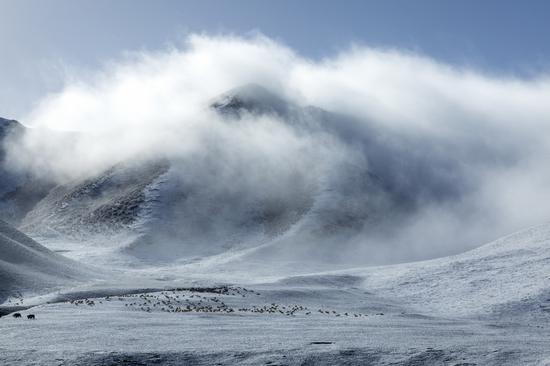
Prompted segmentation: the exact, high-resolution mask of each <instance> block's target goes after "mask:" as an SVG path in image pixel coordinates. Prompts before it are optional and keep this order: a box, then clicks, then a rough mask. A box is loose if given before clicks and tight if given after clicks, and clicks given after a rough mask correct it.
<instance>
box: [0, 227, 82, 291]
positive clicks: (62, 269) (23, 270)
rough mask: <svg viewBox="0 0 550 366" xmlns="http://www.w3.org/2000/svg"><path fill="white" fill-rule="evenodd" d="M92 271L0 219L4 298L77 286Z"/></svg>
mask: <svg viewBox="0 0 550 366" xmlns="http://www.w3.org/2000/svg"><path fill="white" fill-rule="evenodd" d="M90 274H91V272H90V271H87V270H86V267H85V266H83V265H82V264H79V263H76V262H73V261H71V260H69V259H67V258H64V257H63V256H61V255H59V254H56V253H54V252H52V251H50V250H48V249H47V248H45V247H44V246H42V245H40V244H38V243H37V242H35V241H34V240H32V239H31V238H29V237H28V236H26V235H25V234H23V233H21V232H20V231H18V230H16V229H14V228H13V227H11V226H10V225H8V224H6V223H5V222H3V221H0V302H3V301H5V300H6V298H7V297H8V296H10V295H14V294H20V295H21V296H23V295H27V296H28V295H29V294H31V295H37V294H44V293H48V292H52V291H54V290H55V289H59V288H60V287H61V286H73V285H75V284H77V283H79V282H80V281H83V280H84V279H86V278H87V277H90Z"/></svg>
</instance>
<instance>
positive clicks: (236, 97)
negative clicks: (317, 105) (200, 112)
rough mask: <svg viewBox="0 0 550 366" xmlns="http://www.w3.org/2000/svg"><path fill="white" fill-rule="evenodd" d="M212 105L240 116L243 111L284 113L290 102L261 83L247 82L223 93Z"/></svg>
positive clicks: (224, 112)
mask: <svg viewBox="0 0 550 366" xmlns="http://www.w3.org/2000/svg"><path fill="white" fill-rule="evenodd" d="M210 106H211V107H212V108H214V109H216V110H217V111H218V112H220V113H222V114H226V115H230V116H240V115H241V113H242V112H243V111H245V112H248V113H252V114H277V115H284V114H286V112H288V110H289V107H290V104H289V102H287V101H286V100H284V99H283V98H281V97H280V96H278V95H277V94H275V93H274V92H272V91H270V90H268V89H266V88H265V87H263V86H261V85H258V84H245V85H243V86H240V87H237V88H234V89H231V90H229V91H228V92H226V93H224V94H222V95H221V96H219V97H218V98H216V99H215V100H214V101H213V102H212V103H211V105H210Z"/></svg>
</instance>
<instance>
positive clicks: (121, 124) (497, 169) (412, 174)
mask: <svg viewBox="0 0 550 366" xmlns="http://www.w3.org/2000/svg"><path fill="white" fill-rule="evenodd" d="M248 83H255V84H259V85H263V86H265V87H266V88H268V89H270V90H272V91H274V92H276V93H278V94H280V95H281V96H283V97H285V98H287V99H288V100H289V101H290V102H292V103H295V104H297V105H301V106H306V105H314V106H318V107H320V108H323V109H326V110H328V111H332V112H335V113H339V114H342V115H346V116H350V117H351V118H349V119H347V118H342V119H341V120H340V121H339V123H340V125H339V126H337V127H336V129H337V130H339V131H340V132H342V131H346V130H350V131H353V132H352V135H354V137H355V138H356V139H355V140H354V142H350V141H351V140H346V139H342V138H340V137H338V136H339V133H335V132H334V130H331V129H323V128H321V129H318V130H316V132H311V133H310V134H306V133H304V131H300V130H299V129H296V128H293V127H292V126H289V124H287V123H284V121H281V120H279V119H277V118H274V117H264V118H262V119H261V120H256V119H254V118H245V119H244V120H242V121H240V122H239V123H232V124H231V123H227V121H225V120H223V118H221V117H220V116H218V115H216V113H214V112H213V111H212V110H210V109H209V108H208V106H209V104H210V103H211V101H212V98H215V97H217V96H218V95H220V94H221V93H223V92H226V91H227V90H229V89H231V88H234V87H238V86H240V85H244V84H248ZM549 100H550V79H548V78H547V77H545V76H541V77H539V78H535V79H532V80H522V79H517V78H513V77H509V76H505V77H496V76H494V75H493V76H490V75H484V74H482V73H480V72H477V71H475V70H471V69H468V68H460V67H455V66H450V65H446V64H442V63H439V62H437V61H435V60H432V59H430V58H427V57H423V56H419V55H416V54H411V53H404V52H401V51H399V50H379V49H372V48H367V47H361V46H354V47H352V48H351V49H349V50H348V51H346V52H343V53H341V54H338V55H336V56H334V57H331V58H327V59H324V60H320V61H315V60H311V59H307V58H305V57H302V56H301V55H299V54H298V53H296V52H295V51H293V50H292V49H289V48H288V47H286V46H284V45H281V44H279V43H277V42H275V41H273V40H270V39H268V38H265V37H263V36H256V37H252V38H239V37H230V36H227V37H225V36H220V37H210V36H206V35H195V36H192V37H190V38H189V39H188V40H187V42H186V44H185V47H183V48H181V49H178V48H173V49H169V50H166V51H164V52H157V53H152V54H137V55H133V56H132V57H130V58H128V59H126V60H124V61H122V62H120V63H112V64H110V66H108V67H106V69H104V70H102V71H101V72H98V74H97V75H96V76H95V77H93V78H91V79H90V78H88V79H86V80H78V78H75V77H74V76H73V77H72V78H71V81H70V82H68V83H67V85H66V86H65V87H64V88H63V90H61V91H60V92H59V93H57V94H54V95H50V96H48V97H47V98H45V99H44V100H42V102H41V103H40V104H39V105H38V106H37V108H36V109H34V110H33V111H32V112H31V113H30V114H29V115H28V117H27V118H26V119H25V120H24V121H23V122H24V123H26V124H28V125H30V126H32V127H33V131H32V133H29V134H28V135H27V137H26V138H25V140H24V141H23V143H19V144H17V145H14V147H13V148H12V150H11V155H10V156H11V158H12V162H13V163H14V164H15V165H18V166H24V167H30V168H31V169H33V170H34V171H36V172H39V173H40V174H48V175H50V174H51V175H52V176H53V177H55V179H58V180H61V181H64V180H67V179H74V178H75V177H80V176H83V175H87V174H92V173H94V172H97V171H100V170H102V169H105V168H106V167H108V166H110V165H112V164H113V163H115V162H117V161H123V160H128V159H136V158H139V157H144V156H149V155H154V156H159V155H160V156H172V157H178V158H179V159H191V158H194V159H196V158H197V157H199V156H202V157H208V158H210V159H212V158H214V157H215V158H216V159H218V161H219V166H217V168H218V169H224V170H223V175H222V177H223V178H224V179H226V180H227V181H224V184H228V185H237V186H238V185H241V186H238V187H235V189H236V190H238V191H243V192H245V191H248V192H254V191H258V190H265V189H268V190H273V191H276V190H279V192H278V193H277V196H280V197H283V196H284V195H285V193H287V191H286V190H291V189H292V183H291V181H292V179H290V177H291V176H292V175H293V174H299V175H300V176H301V177H302V178H304V182H305V183H304V184H305V186H307V187H315V186H316V184H318V182H319V180H320V179H323V177H324V176H325V175H326V174H327V172H330V171H331V170H337V169H338V167H339V166H341V164H342V163H343V162H348V163H349V162H351V163H352V164H358V165H360V166H366V164H367V161H368V164H369V165H370V166H371V168H372V169H374V171H375V173H376V174H379V175H380V176H382V178H383V179H384V180H385V183H386V184H388V185H390V186H392V187H393V188H394V189H395V190H396V191H398V192H405V193H406V194H408V195H410V196H412V198H413V199H414V200H415V201H416V203H417V204H418V205H419V206H418V208H417V210H415V212H416V215H415V216H414V217H413V218H410V219H409V220H407V221H406V222H408V223H409V224H404V225H405V227H403V229H402V231H399V233H397V234H395V235H393V236H392V239H391V240H390V239H388V242H395V241H400V244H399V243H397V244H395V245H396V246H401V247H404V246H405V244H403V242H404V241H405V240H406V239H405V238H408V239H410V240H409V241H410V247H409V248H408V250H407V251H404V252H407V253H409V254H408V255H410V256H411V257H425V256H426V254H425V253H426V250H430V251H432V253H437V254H443V253H445V252H452V251H459V250H460V249H462V248H465V247H471V246H472V245H474V244H479V243H480V241H482V240H486V239H488V238H491V237H494V236H496V235H500V234H504V233H506V232H507V231H510V230H512V229H517V228H519V227H520V226H524V225H530V224H535V223H538V222H541V221H545V220H547V219H548V218H549V217H550V206H549V207H545V205H544V202H545V198H547V196H548V193H547V190H548V189H547V187H548V185H547V182H548V181H549V180H550V174H549V173H547V171H548V169H547V166H546V164H547V163H546V159H545V158H546V157H547V156H549V153H550V140H549V139H548V138H547V136H549V133H550V126H549V124H550V103H548V101H549ZM333 128H334V127H333ZM45 129H53V130H65V131H67V130H69V131H78V132H77V133H75V134H70V135H68V136H67V134H57V133H52V132H47V131H46V130H45ZM363 145H364V146H363ZM187 166H188V167H189V165H187ZM195 169H196V170H197V172H198V173H197V176H199V177H206V176H205V175H204V174H205V171H206V168H205V167H197V166H196V165H195ZM244 172H246V174H244ZM244 176H246V177H247V178H246V179H245V178H243V177H244ZM237 177H240V178H239V179H237ZM218 178H220V177H218ZM205 179H206V178H205ZM331 179H333V178H331ZM281 182H283V183H281ZM205 184H214V183H213V181H206V182H205ZM255 187H256V188H255ZM266 187H267V188H266ZM312 189H314V188H312ZM243 194H244V195H246V193H243ZM250 194H251V195H252V196H253V195H254V193H250ZM441 212H444V214H441ZM487 223H491V224H490V225H487ZM487 226H491V227H487ZM430 227H433V228H437V229H434V230H429V228H430ZM460 232H463V233H464V237H463V238H462V239H457V238H456V236H457V233H460ZM364 235H367V234H364ZM356 239H357V238H356ZM464 240H467V241H468V242H467V243H465V242H464ZM356 241H358V242H364V241H363V240H362V239H361V238H358V239H357V240H356ZM380 250H381V252H383V253H384V254H383V256H390V257H391V256H392V254H391V250H390V249H380ZM384 250H385V251H386V252H387V253H386V252H384ZM417 252H421V253H422V254H421V255H416V254H414V253H417ZM428 256H429V254H428ZM397 257H399V256H397Z"/></svg>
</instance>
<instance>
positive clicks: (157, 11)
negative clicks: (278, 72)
mask: <svg viewBox="0 0 550 366" xmlns="http://www.w3.org/2000/svg"><path fill="white" fill-rule="evenodd" d="M548 14H550V1H535V0H531V1H506V0H500V1H495V0H485V1H479V0H478V1H476V0H462V1H448V0H418V1H407V0H401V1H398V0H386V1H366V0H363V1H326V0H315V1H306V0H302V1H291V0H278V1H267V0H256V1H252V0H234V1H214V0H197V1H184V0H179V1H173V0H164V1H153V0H150V1H144V0H117V1H107V0H77V1H74V0H34V1H30V0H0V84H1V88H0V116H6V117H15V118H19V117H20V116H22V115H24V114H25V113H26V111H27V110H28V109H29V108H31V106H32V104H33V103H35V102H36V101H37V100H38V99H39V98H41V97H42V96H44V95H45V94H46V93H48V92H51V91H55V90H57V89H59V88H60V87H61V85H62V81H63V75H64V70H67V69H69V70H72V71H73V72H74V71H75V70H76V71H79V70H81V72H83V73H84V72H90V71H93V70H95V69H98V68H100V67H101V65H102V64H104V63H105V62H108V61H109V60H113V59H117V58H120V57H121V55H123V53H124V52H125V51H128V50H142V49H145V50H156V49H162V48H163V47H166V46H167V45H173V44H176V45H177V44H178V43H179V42H181V40H182V39H183V38H184V37H185V35H186V34H189V33H193V32H207V33H214V34H225V33H233V34H239V35H241V34H248V33H251V32H256V31H259V32H262V33H263V34H265V35H267V36H269V37H272V38H274V39H276V40H279V41H281V42H283V43H284V44H286V45H288V46H290V47H292V48H293V49H295V50H296V51H297V52H299V53H301V54H302V55H305V56H308V57H311V58H321V57H323V56H328V55H333V54H335V53H337V52H338V51H339V50H342V49H345V48H347V47H349V45H350V44H352V43H360V44H365V45H369V46H375V47H392V48H399V49H406V50H411V51H414V52H418V53H421V54H424V55H428V56H430V57H433V58H435V59H438V60H440V61H443V62H448V63H451V64H459V65H468V66H472V67H474V68H476V69H480V70H483V71H484V72H489V73H492V74H506V75H517V76H520V77H531V76H533V75H538V74H541V73H546V72H547V71H548V70H549V68H550V65H549V64H550V63H549V61H548V60H549V59H550V42H548V35H549V34H550V22H548Z"/></svg>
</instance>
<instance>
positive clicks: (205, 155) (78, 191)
mask: <svg viewBox="0 0 550 366" xmlns="http://www.w3.org/2000/svg"><path fill="white" fill-rule="evenodd" d="M208 108H209V109H210V111H205V113H207V112H208V113H211V112H212V111H214V112H215V113H216V114H217V115H218V116H220V118H221V120H222V121H223V122H222V123H223V124H225V125H226V126H227V127H228V128H230V127H231V126H239V125H241V124H248V125H247V126H253V125H254V123H257V124H261V123H264V124H265V123H266V122H265V121H266V120H274V121H275V122H274V124H273V126H276V127H277V128H280V129H283V130H284V133H287V134H289V135H290V136H291V137H292V138H294V139H295V140H296V141H298V143H296V146H297V147H295V148H296V151H295V152H293V154H294V155H293V156H295V158H291V157H290V156H286V155H284V149H285V147H283V146H279V147H277V148H276V151H275V152H274V153H271V155H270V156H266V159H267V158H272V159H275V160H274V162H273V163H272V164H271V165H269V164H268V163H269V162H266V163H265V164H264V162H263V161H262V155H261V154H262V151H261V149H258V148H257V147H256V146H255V145H253V144H251V146H245V147H244V148H245V149H248V150H245V151H246V153H247V154H248V155H247V156H246V158H243V156H241V155H238V151H237V152H236V151H234V150H231V149H229V148H226V147H225V146H224V145H223V140H221V141H219V142H218V143H219V144H222V145H220V146H216V145H215V143H214V145H212V146H210V147H207V148H206V149H205V150H206V151H204V152H201V153H200V154H197V155H196V156H191V157H181V156H178V155H170V154H165V155H164V156H163V155H162V154H161V156H158V154H157V155H155V156H149V157H147V156H146V157H140V158H136V159H130V160H129V161H121V162H116V163H113V165H111V166H109V167H107V168H105V169H104V170H103V171H101V172H95V171H94V172H93V173H92V174H90V175H88V176H86V177H85V178H81V179H74V180H72V181H69V182H66V181H65V182H63V183H62V184H59V183H57V184H52V183H51V182H50V181H48V180H44V178H42V180H38V178H37V176H35V175H32V174H30V173H25V172H23V173H22V172H17V173H14V172H13V171H6V174H5V175H3V177H2V179H1V180H0V181H1V182H0V185H2V187H3V188H2V189H3V192H0V194H1V195H0V205H1V206H2V207H3V208H2V210H0V212H2V216H1V217H3V218H4V219H5V220H7V221H9V222H11V223H12V224H14V225H16V226H18V227H19V228H21V229H22V230H23V231H24V232H26V233H28V234H29V235H31V236H32V237H33V238H37V239H38V240H46V241H47V242H49V243H51V242H62V243H66V242H68V241H74V242H78V243H80V244H81V245H86V242H94V243H98V242H104V243H106V244H104V245H106V246H108V247H109V248H111V249H113V250H116V251H118V252H119V253H120V254H123V255H128V256H129V257H132V258H137V260H138V261H141V262H155V261H159V260H160V261H173V260H177V259H184V260H192V259H193V258H197V257H203V256H207V255H217V254H220V253H223V252H225V251H227V250H240V249H245V248H254V247H261V250H260V251H259V252H258V253H260V252H261V253H263V254H262V255H266V256H269V257H271V258H274V259H275V258H280V259H282V260H286V259H288V257H289V256H292V257H293V259H295V260H298V261H309V262H330V263H333V264H334V263H355V264H356V265H359V264H380V263H388V262H398V261H401V260H403V259H404V258H407V259H410V258H413V259H423V258H425V257H422V256H421V255H418V256H416V257H415V256H414V254H411V253H414V249H411V250H401V249H399V250H395V249H394V248H392V247H391V245H392V244H391V243H392V235H397V234H396V233H398V231H396V230H395V228H396V227H399V226H401V225H402V223H403V222H404V221H406V220H407V219H408V218H410V217H412V215H414V213H415V212H416V211H417V210H418V208H419V207H421V206H423V205H424V206H426V205H429V204H431V203H437V204H439V203H441V202H453V201H454V200H456V201H458V200H460V199H461V198H462V193H463V191H464V190H466V189H468V186H469V184H470V182H468V179H469V178H468V177H467V175H465V174H461V169H462V166H461V164H460V161H459V160H458V159H454V157H452V156H448V155H446V154H441V153H440V151H439V150H440V149H439V147H438V146H432V145H431V144H426V146H428V147H426V148H424V150H423V151H424V153H423V154H416V153H415V150H414V149H411V145H410V144H411V141H409V139H408V136H407V135H406V134H401V133H398V132H396V131H393V132H394V133H393V134H392V135H388V134H387V133H386V132H383V130H380V129H377V128H375V125H374V124H373V123H371V122H370V121H364V120H356V119H354V118H352V117H349V116H344V115H340V114H337V113H332V112H328V111H325V110H323V109H320V108H317V107H313V106H299V105H296V104H294V103H292V102H290V101H289V100H287V99H285V98H284V97H283V96H279V95H277V94H275V93H273V92H271V91H269V90H267V89H265V88H263V87H261V86H258V85H246V86H243V87H240V88H237V89H233V90H231V91H229V92H227V93H224V94H223V95H221V96H219V97H217V98H215V99H213V100H212V101H211V103H210V105H209V106H208ZM4 124H5V125H14V124H15V125H17V126H19V125H18V124H17V123H16V122H13V121H11V122H9V123H8V122H5V123H4ZM267 126H270V125H269V124H267ZM17 128H18V129H19V130H21V131H20V133H21V134H23V133H25V131H24V128H22V127H17ZM248 128H250V127H248ZM262 128H264V129H266V128H269V127H265V126H262ZM417 139H418V138H417V137H415V140H414V141H415V143H416V144H418V143H421V142H419V141H417ZM10 141H11V143H17V139H16V138H15V139H11V140H10ZM247 143H248V141H246V140H243V141H241V142H240V144H247ZM254 143H256V144H257V143H258V142H256V141H254ZM260 143H261V142H260ZM302 145H303V146H305V147H303V146H302ZM430 146H431V147H430ZM430 148H432V149H433V153H432V152H431V151H430V150H429V149H430ZM300 149H303V150H304V151H302V150H300ZM323 149H332V150H330V154H327V153H326V151H324V150H323ZM438 149H439V150H438ZM327 151H328V150H327ZM426 151H427V152H426ZM301 153H303V154H304V156H306V157H305V158H303V159H302V157H301V156H299V155H300V154H301ZM255 154H257V156H256V155H255ZM239 159H240V160H239ZM277 159H278V160H277ZM292 159H295V160H296V161H298V162H299V165H295V166H294V165H293V164H294V163H295V162H294V161H292ZM300 159H302V160H300ZM296 164H298V163H296ZM275 167H276V168H277V169H279V168H280V169H281V171H275V172H272V171H270V170H271V169H273V168H275ZM6 169H7V168H6ZM105 236H107V237H108V238H109V240H107V241H106V240H103V239H104V237H105ZM401 242H403V240H401ZM100 245H101V244H100ZM358 246H359V247H361V248H363V249H362V251H361V252H358V251H357V250H356V249H357V247H358ZM55 247H58V246H55ZM369 248H372V250H370V249H369ZM63 249H68V250H70V248H63ZM405 249H408V248H405ZM365 253H366V254H365ZM388 253H393V254H392V255H388ZM400 253H404V254H401V256H399V255H400Z"/></svg>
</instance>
